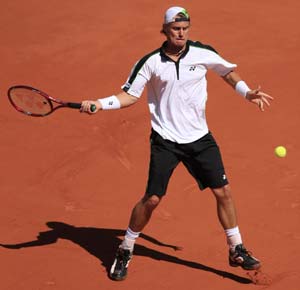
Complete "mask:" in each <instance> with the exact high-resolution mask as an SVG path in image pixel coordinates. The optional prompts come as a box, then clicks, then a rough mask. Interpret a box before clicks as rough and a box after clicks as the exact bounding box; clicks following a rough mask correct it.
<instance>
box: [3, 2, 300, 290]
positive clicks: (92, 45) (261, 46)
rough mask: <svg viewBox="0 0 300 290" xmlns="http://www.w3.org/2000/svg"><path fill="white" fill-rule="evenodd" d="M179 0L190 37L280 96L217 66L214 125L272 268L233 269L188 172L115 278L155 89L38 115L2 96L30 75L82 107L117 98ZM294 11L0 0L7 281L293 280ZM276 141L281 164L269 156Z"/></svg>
mask: <svg viewBox="0 0 300 290" xmlns="http://www.w3.org/2000/svg"><path fill="white" fill-rule="evenodd" d="M174 4H176V5H182V6H185V7H186V8H187V10H188V11H190V14H191V17H192V28H191V31H190V39H193V40H200V41H202V42H203V43H207V44H210V45H212V46H213V47H214V48H216V49H217V50H218V51H219V52H220V54H221V55H222V56H223V57H224V58H226V59H228V60H229V61H231V62H234V63H237V64H238V65H239V66H238V72H239V73H240V75H241V76H242V77H243V78H244V79H245V80H246V81H247V83H248V84H249V85H250V86H251V87H253V88H255V87H257V86H258V85H261V86H262V89H263V90H264V91H265V92H267V93H269V94H270V95H272V96H274V98H275V100H274V101H273V103H272V106H271V108H269V109H267V110H266V111H265V112H264V113H261V112H260V111H259V110H258V109H257V108H256V107H255V106H253V105H252V104H250V103H247V102H246V101H244V100H243V99H242V98H241V97H240V96H238V95H237V94H235V92H234V91H233V90H232V89H231V88H230V87H229V86H228V85H226V84H225V83H224V82H223V81H222V80H221V79H220V78H219V77H217V76H216V75H214V74H213V73H209V74H208V80H209V100H208V104H207V105H208V107H207V118H208V122H209V126H210V129H211V131H212V132H213V133H214V135H215V137H216V139H217V141H218V142H219V145H220V148H221V150H222V154H223V159H224V163H225V167H226V169H227V175H228V178H229V180H230V182H231V186H232V190H233V195H234V199H235V203H236V206H237V209H238V217H239V227H240V230H241V232H242V236H243V241H244V244H245V245H246V247H247V248H248V249H250V250H251V251H252V252H253V253H254V255H255V256H257V257H258V258H260V259H261V260H262V262H263V267H262V270H261V272H259V273H253V272H252V273H247V272H246V271H243V270H242V269H240V268H231V267H230V266H229V265H228V262H227V259H228V257H227V246H226V241H225V237H224V233H223V230H222V228H221V226H220V225H219V223H218V220H217V217H216V205H215V201H214V197H213V196H212V194H211V192H210V191H209V190H205V191H203V192H200V191H199V190H198V188H197V186H196V184H195V182H194V180H193V179H192V177H191V176H190V175H189V174H188V173H187V172H186V170H185V168H184V167H183V166H179V167H178V168H177V170H176V171H175V173H174V175H173V177H172V179H171V181H170V184H169V188H168V194H167V196H166V197H165V199H164V200H163V202H162V204H161V205H160V206H159V208H158V209H157V210H156V211H155V213H154V215H153V218H152V220H151V223H150V224H149V225H148V226H147V227H146V229H145V231H144V236H142V237H141V238H140V239H139V240H138V242H137V245H136V251H135V256H134V259H133V261H132V262H131V265H130V268H129V276H128V278H127V280H126V281H124V282H114V281H111V280H110V279H109V278H108V276H107V270H108V269H109V267H110V265H111V263H112V260H113V256H114V252H115V249H116V247H117V245H118V244H119V242H120V239H121V236H122V234H123V230H124V229H126V227H127V223H128V219H129V215H130V212H131V209H132V207H133V205H134V204H135V202H136V201H138V199H139V198H140V197H141V196H142V195H143V193H144V190H145V184H146V181H147V173H148V162H149V142H148V138H149V133H150V122H149V114H148V108H147V102H146V92H145V93H144V95H143V97H142V98H141V100H140V101H139V102H138V103H137V104H136V105H134V106H132V107H130V108H128V109H124V110H121V111H110V112H107V111H106V112H100V113H99V114H97V115H95V116H89V115H86V114H80V113H78V112H77V111H75V110H68V109H61V110H59V111H57V112H55V113H54V114H53V115H51V116H49V117H45V118H31V117H28V116H25V115H22V114H20V113H18V112H17V111H15V110H14V109H13V108H12V107H11V105H10V104H9V102H8V100H7V97H6V91H7V88H8V87H9V86H11V85H15V84H27V85H31V86H35V87H37V88H40V89H42V90H44V91H46V92H48V93H49V94H52V95H53V96H56V97H60V98H62V99H66V100H69V101H78V102H80V101H81V100H83V99H96V98H99V97H105V96H109V95H111V94H114V93H118V92H119V91H120V86H121V85H122V84H123V83H124V82H125V80H126V78H127V76H128V74H129V72H130V70H131V68H132V66H133V65H134V63H135V61H137V60H138V59H139V58H140V57H142V56H144V55H145V54H146V53H148V52H150V51H152V50H154V49H156V48H157V47H159V46H160V44H161V42H162V41H163V40H164V38H163V36H162V35H161V34H160V33H159V31H160V28H161V23H162V16H163V13H164V11H165V10H166V9H167V8H168V7H169V6H172V5H174ZM299 11H300V2H299V1H298V0H291V1H281V0H277V1H271V0H269V1H259V0H252V1H239V0H228V1H221V0H219V1H217V0H211V1H198V0H193V1H177V2H176V3H175V2H173V1H157V0H155V1H153V0H152V1H149V0H143V1H138V0H130V1H121V0H116V1H96V0H86V1H79V0H72V1H69V0H67V1H60V0H52V1H38V0H28V1H21V0H14V1H5V2H3V3H2V4H1V11H0V29H1V38H0V41H1V45H0V59H1V62H0V94H1V98H0V104H1V114H0V132H1V143H0V154H1V159H0V160H1V161H0V168H1V175H0V195H1V203H0V204H1V210H0V228H1V235H0V243H1V244H2V245H3V246H4V247H0V267H1V271H0V289H1V290H21V289H22V290H38V289H39V290H50V289H55V290H83V289H88V290H96V289H105V290H110V289H131V290H140V289H144V290H150V289H151V290H153V289H159V290H161V289H172V290H179V289H180V290H182V289H203V290H209V289H214V290H217V289H220V290H221V289H222V290H227V289H228V290H237V289H238V290H243V289H266V288H268V289H278V290H279V289H280V290H282V289H288V290H296V289H299V283H300V274H299V260H300V254H299V242H300V227H299V213H300V199H299V194H300V192H299V161H300V154H299V147H300V138H299V125H300V123H299V119H300V112H299V108H300V94H299V72H298V67H299V61H300V59H299V55H300V54H299V46H300V43H299V32H300V31H299V27H300V25H299ZM277 145H284V146H285V147H286V148H287V150H288V154H287V157H286V158H278V157H275V155H274V148H275V147H276V146H277ZM174 246H176V247H178V248H181V250H175V249H177V248H176V247H174Z"/></svg>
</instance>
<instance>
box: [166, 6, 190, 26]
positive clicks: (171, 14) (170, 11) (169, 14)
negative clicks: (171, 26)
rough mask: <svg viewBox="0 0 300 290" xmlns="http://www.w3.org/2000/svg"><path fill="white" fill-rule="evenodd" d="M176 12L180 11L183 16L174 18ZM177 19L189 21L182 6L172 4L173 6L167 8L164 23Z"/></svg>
mask: <svg viewBox="0 0 300 290" xmlns="http://www.w3.org/2000/svg"><path fill="white" fill-rule="evenodd" d="M178 13H182V14H183V15H184V17H181V18H179V19H178V18H177V20H176V19H175V18H176V15H177V14H178ZM177 21H190V16H189V14H188V12H187V11H186V10H185V9H184V8H182V7H178V6H174V7H171V8H169V9H168V10H167V11H166V13H165V19H164V24H168V23H171V22H177Z"/></svg>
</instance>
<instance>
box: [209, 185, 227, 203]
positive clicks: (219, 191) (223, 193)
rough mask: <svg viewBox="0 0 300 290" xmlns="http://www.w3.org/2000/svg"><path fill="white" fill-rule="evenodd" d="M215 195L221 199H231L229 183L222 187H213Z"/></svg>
mask: <svg viewBox="0 0 300 290" xmlns="http://www.w3.org/2000/svg"><path fill="white" fill-rule="evenodd" d="M212 191H213V193H214V195H215V197H216V198H217V199H218V200H221V201H230V200H231V199H232V195H231V189H230V186H229V185H228V184H227V185H225V186H223V187H220V188H212Z"/></svg>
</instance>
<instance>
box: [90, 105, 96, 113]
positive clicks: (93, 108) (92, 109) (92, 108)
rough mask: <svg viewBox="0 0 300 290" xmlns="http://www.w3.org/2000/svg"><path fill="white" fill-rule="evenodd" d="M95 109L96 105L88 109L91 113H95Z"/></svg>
mask: <svg viewBox="0 0 300 290" xmlns="http://www.w3.org/2000/svg"><path fill="white" fill-rule="evenodd" d="M96 109H97V107H96V105H94V104H92V105H91V107H90V110H91V112H95V111H96Z"/></svg>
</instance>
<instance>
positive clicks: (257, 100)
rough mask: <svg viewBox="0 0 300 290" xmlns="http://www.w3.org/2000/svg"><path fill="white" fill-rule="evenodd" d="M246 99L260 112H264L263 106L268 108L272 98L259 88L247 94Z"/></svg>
mask: <svg viewBox="0 0 300 290" xmlns="http://www.w3.org/2000/svg"><path fill="white" fill-rule="evenodd" d="M246 99H247V100H248V101H250V102H251V103H254V104H256V105H257V106H258V107H259V109H260V110H261V111H264V110H265V109H264V105H267V106H268V107H269V106H270V101H272V100H273V99H274V98H273V97H271V96H269V95H267V94H266V93H264V92H262V91H261V90H260V86H259V87H258V88H257V89H256V90H252V91H249V92H247V95H246Z"/></svg>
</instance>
